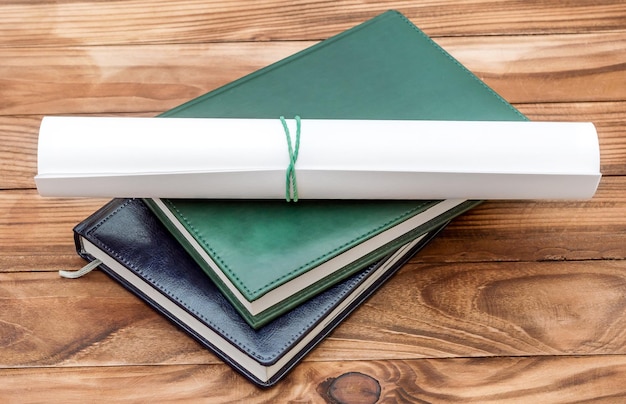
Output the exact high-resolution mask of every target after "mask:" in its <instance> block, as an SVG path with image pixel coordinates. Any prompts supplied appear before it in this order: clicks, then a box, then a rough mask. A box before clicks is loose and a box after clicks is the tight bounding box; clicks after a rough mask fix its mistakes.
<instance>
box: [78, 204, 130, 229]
mask: <svg viewBox="0 0 626 404" xmlns="http://www.w3.org/2000/svg"><path fill="white" fill-rule="evenodd" d="M132 202H133V199H129V200H127V201H126V202H124V203H123V204H121V205H120V206H118V207H117V208H116V209H115V210H113V212H111V213H109V214H108V215H106V216H105V217H104V218H102V219H101V220H100V221H99V222H98V223H97V224H95V225H94V226H93V228H92V229H91V230H89V232H87V234H92V233H93V232H95V231H96V230H98V228H99V227H100V226H102V225H103V224H104V222H106V221H107V220H109V219H110V218H111V217H113V216H115V215H116V214H117V213H118V212H119V211H120V210H122V209H124V208H125V207H126V206H128V205H130V204H131V203H132Z"/></svg>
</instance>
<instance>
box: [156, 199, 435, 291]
mask: <svg viewBox="0 0 626 404" xmlns="http://www.w3.org/2000/svg"><path fill="white" fill-rule="evenodd" d="M166 202H167V204H168V205H169V206H171V207H172V209H174V210H175V211H176V213H177V214H178V216H179V217H180V218H181V219H182V220H183V221H184V222H185V223H186V224H187V226H188V227H189V229H190V230H191V231H192V233H193V234H194V235H195V237H196V239H197V240H199V241H201V242H202V244H203V245H204V246H205V247H206V248H207V249H208V250H209V251H210V252H211V253H212V254H213V255H214V256H215V257H214V259H215V260H216V261H218V262H219V263H220V264H222V267H223V268H224V269H225V270H226V271H228V273H229V274H230V275H231V276H232V277H233V278H234V279H235V280H236V281H237V283H238V285H239V286H240V287H242V288H243V289H244V290H245V291H246V292H247V293H250V294H256V293H259V292H264V291H267V290H271V288H272V286H274V285H275V284H278V283H280V281H282V280H283V279H286V278H289V277H290V276H291V275H293V274H295V273H298V272H300V270H301V269H302V268H306V267H307V266H310V265H311V264H314V263H316V262H320V261H321V262H323V261H324V260H325V259H326V257H328V256H332V255H334V253H335V252H337V251H339V250H341V249H343V248H344V247H346V246H348V245H350V244H353V243H355V242H357V241H359V240H364V239H367V238H368V237H369V236H370V235H372V234H376V233H378V232H379V231H380V230H381V229H384V228H385V227H387V226H389V225H390V224H392V223H395V222H397V221H399V220H401V219H403V220H406V218H408V217H411V216H413V215H414V214H415V213H417V211H419V210H420V209H421V208H422V207H423V206H425V205H426V203H421V204H419V205H417V206H416V207H415V208H413V209H409V210H408V211H405V212H404V213H402V214H399V215H397V216H396V217H394V218H393V219H390V220H388V221H386V222H385V223H383V224H382V225H380V226H378V227H376V228H373V229H370V230H369V231H367V232H365V233H362V234H361V235H360V236H358V237H355V238H353V239H351V240H349V241H347V242H345V243H343V244H342V245H340V246H338V247H335V248H333V249H332V250H330V251H328V252H326V253H325V254H323V255H321V256H319V257H317V258H315V259H312V260H309V261H308V262H305V263H304V264H302V265H300V266H299V267H297V268H294V269H293V270H291V271H290V272H288V273H286V274H284V275H282V276H280V277H278V278H276V279H275V280H273V281H271V282H269V283H266V284H265V285H262V286H260V287H259V288H257V289H255V290H250V289H249V288H247V287H246V286H245V285H243V284H242V283H241V279H240V278H239V277H238V276H237V275H236V274H234V273H233V271H232V270H231V268H230V266H229V265H228V264H227V263H226V262H225V261H224V260H223V259H222V258H221V257H220V255H219V254H218V253H217V251H215V250H214V249H213V248H212V247H211V245H210V244H209V243H208V242H207V241H206V239H205V238H204V237H203V236H202V235H201V234H200V233H199V232H198V230H197V229H196V227H194V226H193V225H192V224H191V222H190V221H189V220H188V218H187V217H186V216H185V215H184V214H183V213H182V212H181V211H180V210H178V208H177V207H176V206H175V205H174V204H173V202H171V201H170V200H167V201H166ZM212 258H213V257H212Z"/></svg>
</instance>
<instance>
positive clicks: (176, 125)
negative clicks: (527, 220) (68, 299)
mask: <svg viewBox="0 0 626 404" xmlns="http://www.w3.org/2000/svg"><path fill="white" fill-rule="evenodd" d="M288 124H289V128H290V133H291V138H292V142H295V134H296V125H295V123H294V121H293V120H288ZM301 125H302V126H301V137H300V149H299V154H298V158H297V162H296V165H295V172H296V179H297V193H298V195H299V197H300V198H301V199H450V198H455V199H456V198H463V199H587V198H591V197H592V196H593V195H594V193H595V191H596V189H597V186H598V183H599V181H600V177H601V174H600V169H599V167H600V153H599V145H598V137H597V133H596V130H595V127H594V126H593V124H591V123H572V122H459V121H401V120H391V121H374V120H323V119H303V120H302V121H301ZM289 163H290V159H289V153H288V149H287V141H286V134H285V130H284V129H283V126H282V123H281V121H280V120H279V119H196V118H119V117H115V118H111V117H106V118H104V117H96V118H94V117H45V118H44V119H43V121H42V123H41V128H40V132H39V150H38V174H37V176H36V177H35V181H36V184H37V188H38V191H39V193H40V194H41V195H42V196H83V197H168V198H236V199H240V198H246V199H281V198H285V194H286V170H287V167H288V166H289Z"/></svg>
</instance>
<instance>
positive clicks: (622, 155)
mask: <svg viewBox="0 0 626 404" xmlns="http://www.w3.org/2000/svg"><path fill="white" fill-rule="evenodd" d="M389 8H396V9H399V10H400V11H402V12H403V13H405V15H407V16H408V17H409V18H410V19H411V20H412V21H413V22H414V23H415V24H416V25H418V26H419V27H420V28H422V29H423V30H424V31H425V32H426V33H427V34H429V35H431V36H434V37H435V40H436V41H437V42H438V43H439V44H440V45H441V46H443V47H444V48H445V49H446V50H448V51H449V52H450V53H451V54H452V55H453V56H454V57H456V58H457V59H459V61H461V63H463V64H465V65H466V66H467V67H468V68H469V69H470V70H471V71H473V72H475V73H476V74H477V75H478V76H479V77H481V78H482V79H484V80H485V81H486V82H487V83H488V84H489V85H490V86H492V87H493V88H494V89H495V90H496V91H497V92H499V93H500V94H502V95H503V96H504V97H505V98H506V99H507V100H508V101H510V102H512V103H514V105H515V106H516V107H518V108H519V109H520V110H521V111H522V112H523V113H524V114H526V115H527V116H528V117H529V118H531V119H533V120H548V121H591V122H594V123H595V124H596V127H597V128H598V133H599V139H600V147H601V170H602V172H603V174H604V177H603V179H602V182H601V184H600V188H599V191H598V193H597V195H596V196H595V197H594V198H593V199H591V200H589V201H560V202H557V201H489V202H484V203H483V204H482V205H480V206H478V207H477V208H475V209H473V210H472V211H470V212H468V213H466V214H465V215H463V216H461V217H459V218H457V219H456V220H454V221H453V222H452V223H451V224H450V225H449V226H448V227H447V228H446V229H445V230H444V231H443V232H442V234H440V235H439V236H438V237H437V239H436V240H435V241H434V242H433V243H431V244H430V245H429V246H427V248H426V249H424V250H423V251H422V252H421V253H420V254H419V255H418V256H416V257H415V258H414V259H413V260H411V262H410V263H409V264H407V265H406V266H404V267H403V268H402V269H401V270H400V272H398V274H397V275H396V276H394V277H393V278H392V279H391V280H390V281H389V282H388V283H387V284H386V285H384V287H383V288H382V289H381V290H380V292H379V293H376V294H375V295H374V296H373V297H372V298H371V299H369V300H368V301H367V303H366V304H364V305H363V306H361V307H360V308H359V309H358V310H357V311H355V312H354V313H353V315H351V316H350V317H349V319H348V320H347V321H346V322H344V323H343V324H341V325H340V327H338V328H337V329H336V330H335V332H333V333H332V335H331V336H330V337H329V338H327V339H325V340H324V341H323V342H322V343H321V344H320V346H319V347H317V348H316V349H315V350H313V351H312V352H311V353H310V354H309V355H308V356H307V357H306V358H305V360H304V361H303V362H302V363H301V364H300V365H299V366H297V367H296V368H295V369H294V370H293V371H292V372H291V373H290V374H289V375H288V376H287V377H286V379H285V380H283V381H282V382H281V383H279V384H278V385H277V386H276V387H275V388H272V389H267V390H262V389H258V388H256V387H254V386H253V385H252V384H250V383H249V382H247V381H246V380H245V379H244V378H243V377H241V376H239V375H238V374H237V373H235V372H234V371H233V370H232V369H231V368H230V367H229V366H227V365H225V364H224V363H223V362H222V361H220V360H219V359H218V358H217V357H216V356H214V355H213V354H211V353H210V352H209V351H207V350H206V349H204V348H202V347H201V346H200V345H199V344H197V343H196V342H195V341H194V340H193V339H192V338H190V337H188V336H187V335H186V334H184V333H183V332H182V331H180V330H179V329H178V328H177V327H175V326H174V325H172V324H170V323H169V322H168V321H167V320H165V319H164V318H163V317H162V316H160V315H158V314H157V313H156V312H155V311H153V310H152V309H151V308H149V307H148V306H147V305H146V304H144V303H142V302H141V301H140V300H139V299H138V298H136V297H135V296H133V295H132V294H131V293H129V292H127V291H126V290H125V289H123V287H121V286H120V285H119V284H118V283H116V282H114V281H113V280H111V279H110V278H108V277H107V276H105V275H104V274H103V273H101V272H100V271H95V272H93V273H91V274H89V275H88V276H87V277H84V278H82V279H79V280H66V279H61V278H59V277H58V275H57V273H56V271H58V270H59V269H77V268H79V267H80V266H82V265H83V263H84V262H83V260H82V259H81V258H79V257H78V256H77V255H76V253H75V251H74V245H73V238H72V227H73V226H74V225H75V224H76V223H78V222H79V221H81V220H82V219H84V218H85V217H86V216H87V215H89V214H90V213H92V212H93V211H94V210H95V209H97V208H98V207H100V206H101V205H102V204H104V203H105V202H106V201H105V200H96V199H57V198H45V199H44V198H41V197H39V196H38V195H37V194H36V191H35V190H34V182H33V179H32V177H33V175H34V174H35V172H36V139H37V131H38V126H39V122H40V119H41V117H42V116H43V115H49V114H72V115H73V114H94V115H139V116H153V115H156V114H158V113H159V112H162V111H165V110H167V109H169V108H172V107H174V106H176V105H178V104H180V103H182V102H185V101H187V100H189V99H190V98H193V97H196V96H198V95H200V94H203V93H205V92H207V91H210V90H212V89H214V88H216V87H219V86H221V85H223V84H226V83H227V82H229V81H231V80H234V79H237V78H239V77H241V76H243V75H245V74H247V73H250V72H252V71H254V70H256V69H258V68H260V67H263V66H266V65H268V64H270V63H272V62H274V61H276V60H279V59H281V58H284V57H286V56H288V55H290V54H293V53H294V52H297V51H299V50H301V49H304V48H306V47H308V46H311V45H313V44H315V43H317V41H319V40H322V39H325V38H327V37H329V36H331V35H334V34H337V33H339V32H341V31H343V30H345V29H348V28H350V27H352V26H354V25H356V24H358V23H360V22H362V21H364V20H366V19H368V18H370V17H373V16H374V15H376V14H378V13H380V12H382V11H384V10H386V9H389ZM0 15H2V18H1V20H2V22H1V23H0V60H1V61H2V63H0V94H1V95H2V96H1V97H0V378H1V380H2V383H0V397H2V402H3V403H4V402H6V403H20V404H22V403H30V402H33V403H34V402H55V401H56V402H64V403H71V402H85V401H92V402H95V401H106V402H146V401H155V402H170V401H172V402H173V401H190V402H198V401H200V402H202V401H204V402H225V401H232V402H288V401H290V402H313V403H327V402H330V401H331V400H330V397H335V398H337V397H352V398H354V397H357V396H358V394H353V393H355V391H354V390H351V389H352V388H353V386H345V385H342V384H341V383H335V382H336V381H337V380H339V381H341V380H344V381H345V380H348V378H349V376H350V375H355V374H360V375H363V379H364V380H365V379H367V380H370V381H372V382H373V384H372V385H376V384H378V385H379V386H380V399H379V400H378V402H443V403H447V402H450V403H452V402H480V403H496V402H497V403H500V402H514V403H518V402H519V403H526V402H529V401H530V402H533V401H534V402H551V403H552V402H554V403H557V402H601V403H604V402H606V403H614V402H622V401H624V400H626V387H624V383H623V380H624V377H625V375H626V193H625V190H626V177H625V175H626V136H625V133H626V86H625V85H624V83H626V57H625V55H626V7H624V4H623V1H621V0H599V1H593V2H583V1H578V2H576V1H563V0H547V1H541V2H528V1H522V0H513V1H507V2H502V1H493V0H470V1H453V0H428V1H422V2H415V1H408V0H402V1H388V2H374V1H359V0H340V1H335V2H327V1H307V2H305V1H300V0H297V1H285V0H275V1H272V0H260V1H256V2H245V1H235V0H232V1H228V2H224V1H217V0H181V1H177V2H168V1H165V0H114V1H102V0H80V1H79V0H57V1H30V0H8V1H4V2H2V3H1V4H0ZM338 385H339V386H340V388H339V389H340V390H339V391H337V393H339V394H337V395H334V394H331V392H330V391H329V390H328V389H329V388H330V387H331V386H338ZM341 386H343V387H341Z"/></svg>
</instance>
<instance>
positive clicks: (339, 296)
mask: <svg viewBox="0 0 626 404" xmlns="http://www.w3.org/2000/svg"><path fill="white" fill-rule="evenodd" d="M131 202H132V200H129V201H127V202H125V203H124V204H123V205H122V206H119V207H118V208H117V209H115V210H114V211H113V212H111V213H110V214H109V215H107V216H106V217H105V218H103V219H102V220H101V221H100V222H98V224H97V225H96V226H94V228H93V229H92V230H90V231H89V234H92V233H93V232H94V231H96V229H97V228H98V227H100V226H101V225H102V224H104V223H105V222H106V221H107V220H109V219H110V218H111V217H113V216H114V215H116V214H117V213H118V212H119V211H120V210H122V209H123V208H124V207H126V206H127V205H128V204H130V203H131ZM92 236H93V238H94V239H95V240H97V241H98V244H99V246H100V248H102V249H104V250H105V251H107V252H108V253H109V254H110V255H111V256H113V257H115V258H116V259H117V260H119V261H120V262H122V263H124V264H125V265H126V266H127V267H129V268H132V269H133V271H134V272H136V273H138V274H141V276H142V277H143V278H144V279H146V280H148V281H149V282H150V283H152V284H153V285H154V286H156V287H158V288H159V290H161V291H162V292H163V293H165V294H166V295H167V296H169V297H171V298H172V299H173V300H175V301H176V302H178V303H180V304H181V305H182V306H184V307H185V308H186V309H187V310H188V311H190V312H191V313H193V314H195V315H196V316H197V317H199V318H201V319H202V320H204V321H205V322H207V323H208V324H210V325H211V326H212V327H213V328H214V329H215V330H219V331H220V333H221V334H223V335H224V336H227V337H228V338H229V339H230V340H231V341H233V342H234V343H236V344H237V345H238V346H239V347H240V348H242V349H243V350H244V351H246V352H247V353H249V354H251V355H254V356H256V357H257V358H260V359H262V360H270V359H274V358H273V357H268V356H261V355H259V354H258V353H257V352H254V351H252V350H250V349H249V348H247V347H245V346H243V345H242V344H241V341H239V340H238V339H236V338H235V337H234V336H233V335H232V334H229V333H227V332H226V331H225V330H224V329H222V328H221V327H220V326H219V325H218V324H216V323H215V322H213V321H211V319H209V318H208V317H206V316H205V315H203V314H202V313H199V312H198V311H197V310H195V309H193V308H192V307H190V306H189V305H187V304H186V303H185V302H183V301H181V300H180V299H179V298H178V297H177V296H175V295H172V294H171V293H170V291H169V290H168V289H166V288H165V287H164V286H163V285H161V284H160V283H159V282H156V281H155V280H154V278H152V277H151V276H146V274H145V272H144V271H143V270H141V269H140V268H137V267H136V266H135V265H133V264H132V263H131V262H129V261H128V260H126V259H124V257H122V256H121V255H119V254H118V253H116V252H115V251H114V250H113V249H111V248H109V247H108V246H107V245H106V244H104V243H103V242H102V240H101V239H100V238H99V237H98V236H97V235H95V234H92ZM362 277H363V275H360V276H359V277H358V279H356V280H355V281H354V282H351V283H352V284H354V283H356V282H358V281H360V280H361V278H362ZM348 289H350V288H348ZM345 294H346V290H342V291H341V293H340V294H339V295H336V296H335V298H334V299H333V300H332V301H331V302H329V303H328V304H326V305H325V308H324V310H323V311H321V313H325V312H326V311H327V310H328V309H329V308H330V307H332V306H333V305H334V304H335V302H337V301H339V300H340V298H341V297H343V296H344V295H345ZM154 303H155V304H158V303H157V302H154ZM159 306H160V305H159ZM170 314H171V313H170ZM320 317H321V314H318V315H317V316H315V318H313V319H312V320H311V321H309V322H308V323H307V325H306V326H305V327H304V328H302V329H300V330H299V331H298V333H297V334H295V335H293V336H292V337H291V338H290V339H289V340H287V341H285V343H284V344H283V347H287V346H288V345H289V344H291V343H292V342H294V341H295V340H297V339H298V338H300V336H301V335H302V332H303V331H304V330H305V329H307V328H308V327H310V326H311V325H313V324H314V323H315V322H317V320H318V319H319V318H320ZM209 342H210V341H209Z"/></svg>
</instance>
